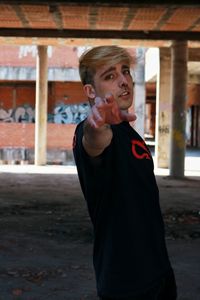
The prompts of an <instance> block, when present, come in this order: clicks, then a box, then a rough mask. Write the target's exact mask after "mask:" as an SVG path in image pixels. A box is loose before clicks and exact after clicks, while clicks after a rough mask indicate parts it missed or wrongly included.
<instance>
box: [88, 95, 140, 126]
mask: <svg viewBox="0 0 200 300" xmlns="http://www.w3.org/2000/svg"><path fill="white" fill-rule="evenodd" d="M87 120H88V122H89V124H90V125H91V126H92V127H94V128H99V127H101V126H103V125H105V124H109V125H112V124H119V123H121V122H123V121H127V122H131V121H135V120H136V115H135V114H132V113H128V112H127V111H123V110H121V109H120V108H119V106H118V104H117V102H116V101H115V99H114V97H113V95H112V94H107V95H106V96H105V98H104V99H102V98H100V97H96V98H95V102H94V105H93V106H92V108H91V113H90V115H89V116H88V118H87Z"/></svg>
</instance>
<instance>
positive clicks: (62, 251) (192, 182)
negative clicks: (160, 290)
mask: <svg viewBox="0 0 200 300" xmlns="http://www.w3.org/2000/svg"><path fill="white" fill-rule="evenodd" d="M195 165H196V164H195ZM17 167H18V169H16V168H17ZM31 169H32V170H31ZM31 169H30V166H20V167H19V166H0V233H1V234H0V300H12V299H17V300H40V299H41V300H44V299H50V300H54V299H58V300H96V299H97V298H96V290H95V280H94V273H93V266H92V229H91V224H90V220H89V218H88V214H87V209H86V205H85V202H84V199H83V196H82V194H81V191H80V187H79V183H78V178H77V174H76V170H75V169H74V168H73V167H61V166H54V167H53V166H51V167H50V166H47V167H40V168H38V167H32V168H31ZM196 171H197V173H196V172H195V173H192V174H193V175H194V174H195V175H198V170H196ZM16 172H17V173H16ZM156 172H157V174H158V173H159V170H156ZM56 173H57V174H56ZM58 173H59V174H58ZM157 181H158V185H159V189H160V202H161V208H162V211H163V215H164V220H165V224H166V240H167V247H168V250H169V254H170V259H171V262H172V265H173V267H174V270H175V275H176V279H177V285H178V291H179V298H178V299H179V300H199V299H200V177H199V176H187V177H186V178H185V179H183V180H172V179H170V178H169V177H167V176H165V175H163V174H162V176H161V175H157ZM169 300H170V299H169Z"/></svg>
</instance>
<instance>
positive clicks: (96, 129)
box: [82, 95, 136, 157]
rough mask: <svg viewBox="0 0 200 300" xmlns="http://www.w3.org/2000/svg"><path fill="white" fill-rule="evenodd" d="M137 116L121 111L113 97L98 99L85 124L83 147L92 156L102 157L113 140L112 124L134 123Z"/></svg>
mask: <svg viewBox="0 0 200 300" xmlns="http://www.w3.org/2000/svg"><path fill="white" fill-rule="evenodd" d="M135 119H136V117H135V115H133V114H129V113H128V112H124V111H121V110H120V109H119V107H118V104H117V103H116V101H115V99H114V97H113V96H112V95H108V96H106V97H105V99H101V98H96V99H95V103H94V105H93V106H92V108H91V113H90V115H89V116H88V118H87V119H86V120H85V122H84V128H83V141H82V142H83V147H84V149H85V151H86V152H87V153H88V154H89V155H90V156H93V157H95V156H98V155H100V154H101V153H102V152H103V151H104V149H105V148H106V147H108V146H109V145H110V143H111V140H112V136H113V133H112V129H111V127H110V125H111V124H119V123H121V122H122V121H128V122H130V121H134V120H135Z"/></svg>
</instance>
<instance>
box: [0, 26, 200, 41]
mask: <svg viewBox="0 0 200 300" xmlns="http://www.w3.org/2000/svg"><path fill="white" fill-rule="evenodd" d="M0 36H2V37H24V38H26V37H42V38H90V39H96V38H103V39H132V40H138V39H140V40H188V41H200V35H199V32H195V31H193V32H187V31H184V32H182V31H162V32H161V31H134V30H77V29H64V30H56V29H30V28H28V29H24V28H1V31H0Z"/></svg>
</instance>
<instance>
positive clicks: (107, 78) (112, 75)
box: [105, 74, 114, 80]
mask: <svg viewBox="0 0 200 300" xmlns="http://www.w3.org/2000/svg"><path fill="white" fill-rule="evenodd" d="M113 78H114V74H108V75H106V77H105V80H109V79H113Z"/></svg>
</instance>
